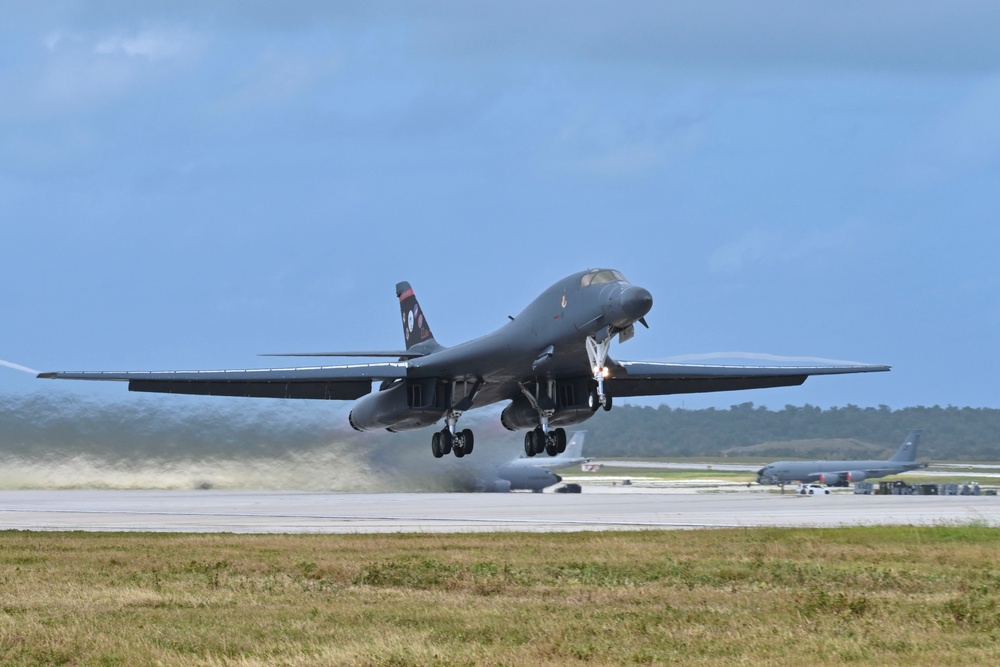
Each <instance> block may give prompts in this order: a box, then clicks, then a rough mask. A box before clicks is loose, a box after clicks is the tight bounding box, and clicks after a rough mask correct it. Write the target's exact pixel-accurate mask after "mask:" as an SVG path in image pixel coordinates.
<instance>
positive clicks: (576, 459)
mask: <svg viewBox="0 0 1000 667" xmlns="http://www.w3.org/2000/svg"><path fill="white" fill-rule="evenodd" d="M586 435H587V432H586V431H577V432H576V433H574V434H573V437H572V438H570V441H569V442H568V443H567V444H566V450H565V451H564V452H561V453H559V454H556V455H555V456H552V457H547V458H544V459H536V458H534V457H529V456H522V457H520V458H517V459H514V460H513V461H510V462H508V463H505V464H503V465H502V466H500V467H499V468H498V469H497V471H496V475H497V479H496V480H495V481H493V483H492V484H489V485H488V487H489V489H490V490H492V491H518V490H527V491H534V492H536V493H541V492H542V489H545V488H548V487H550V486H553V485H554V484H558V483H559V482H561V481H562V477H560V476H559V475H557V474H555V473H554V472H552V471H553V470H558V469H560V468H569V467H571V466H578V465H580V464H582V463H586V462H587V461H589V460H590V459H588V458H585V457H584V456H583V440H584V438H585V437H586Z"/></svg>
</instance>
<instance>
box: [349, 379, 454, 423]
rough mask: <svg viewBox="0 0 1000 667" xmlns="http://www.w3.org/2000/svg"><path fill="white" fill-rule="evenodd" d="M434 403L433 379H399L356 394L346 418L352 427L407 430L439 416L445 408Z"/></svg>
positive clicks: (431, 421) (438, 418)
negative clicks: (367, 392)
mask: <svg viewBox="0 0 1000 667" xmlns="http://www.w3.org/2000/svg"><path fill="white" fill-rule="evenodd" d="M438 403H439V401H437V400H436V392H435V390H434V382H433V381H430V382H429V381H426V380H424V381H420V382H400V383H399V384H395V385H392V386H390V387H387V388H386V389H383V390H382V391H378V392H375V393H373V394H368V395H367V396H362V397H361V398H359V399H358V400H357V402H355V403H354V407H353V408H352V409H351V413H350V414H349V415H348V416H347V420H348V421H349V422H350V424H351V427H352V428H354V430H356V431H370V430H373V429H379V428H384V429H387V430H389V431H408V430H411V429H415V428H422V427H424V426H429V425H431V424H433V423H434V422H436V421H438V420H440V419H441V417H443V416H444V413H445V409H444V408H443V407H438V405H437V404H438Z"/></svg>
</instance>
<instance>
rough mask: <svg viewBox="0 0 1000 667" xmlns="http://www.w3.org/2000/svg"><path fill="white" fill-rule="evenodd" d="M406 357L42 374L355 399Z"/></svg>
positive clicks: (223, 392) (201, 390)
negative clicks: (277, 365)
mask: <svg viewBox="0 0 1000 667" xmlns="http://www.w3.org/2000/svg"><path fill="white" fill-rule="evenodd" d="M406 366H407V365H406V363H405V362H391V363H377V364H349V365H344V366H310V367H303V368H259V369H251V370H223V371H79V372H62V371H61V372H55V373H41V374H39V376H38V377H40V378H51V379H59V380H106V381H111V382H128V388H129V391H142V392H156V393H163V394H198V395H204V396H242V397H260V398H311V399H327V400H353V399H356V398H360V397H361V396H364V395H365V394H368V393H370V392H371V389H372V382H374V381H377V380H395V379H398V378H405V377H406Z"/></svg>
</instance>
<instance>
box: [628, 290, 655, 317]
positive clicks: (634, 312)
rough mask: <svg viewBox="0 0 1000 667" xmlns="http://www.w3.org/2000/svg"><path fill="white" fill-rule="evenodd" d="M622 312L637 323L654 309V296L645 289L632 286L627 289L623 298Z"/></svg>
mask: <svg viewBox="0 0 1000 667" xmlns="http://www.w3.org/2000/svg"><path fill="white" fill-rule="evenodd" d="M621 304H622V305H621V308H622V312H623V313H625V315H627V316H628V318H629V319H631V320H632V321H635V320H637V319H639V318H640V317H643V316H644V315H645V314H646V313H648V312H649V309H650V308H652V307H653V295H652V294H650V293H649V290H647V289H645V288H643V287H636V286H635V285H631V286H629V287H627V288H625V291H624V292H622V296H621Z"/></svg>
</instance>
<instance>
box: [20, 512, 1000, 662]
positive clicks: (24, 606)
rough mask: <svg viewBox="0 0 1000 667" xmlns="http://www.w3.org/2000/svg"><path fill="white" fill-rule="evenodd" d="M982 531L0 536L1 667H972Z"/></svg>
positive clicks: (983, 590)
mask: <svg viewBox="0 0 1000 667" xmlns="http://www.w3.org/2000/svg"><path fill="white" fill-rule="evenodd" d="M998 547H1000V535H998V531H997V530H996V529H992V528H988V527H981V526H966V527H938V528H908V527H907V528H846V529H833V530H805V529H803V530H778V529H774V530H769V529H755V530H719V531H699V532H679V531H675V532H637V533H618V532H616V533H579V534H568V535H566V534H559V535H542V534H496V535H489V534H475V535H398V536H395V535H394V536H384V535H383V536H379V535H371V536H362V535H358V536H337V535H331V536H303V535H288V536H253V535H148V534H88V533H25V532H5V533H0V664H3V665H52V664H66V665H218V666H235V665H240V666H256V665H478V664H490V665H563V664H584V663H586V664H596V665H604V664H606V665H621V664H667V663H671V664H673V663H677V664H703V665H734V664H736V665H739V664H748V665H749V664H754V665H782V664H796V665H798V664H802V662H803V660H807V661H808V662H809V663H810V664H834V663H836V664H840V663H843V662H856V663H861V662H878V663H886V662H888V663H892V664H903V663H905V664H910V665H912V664H928V665H930V664H933V665H952V664H955V665H957V664H962V665H966V664H975V663H977V662H984V663H985V662H987V661H988V660H989V659H991V658H995V655H996V646H997V645H1000V604H998V603H1000V597H998V593H997V591H998V589H1000V570H998V566H997V559H998V555H1000V549H998Z"/></svg>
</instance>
